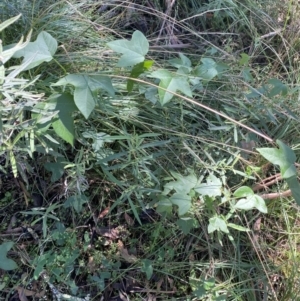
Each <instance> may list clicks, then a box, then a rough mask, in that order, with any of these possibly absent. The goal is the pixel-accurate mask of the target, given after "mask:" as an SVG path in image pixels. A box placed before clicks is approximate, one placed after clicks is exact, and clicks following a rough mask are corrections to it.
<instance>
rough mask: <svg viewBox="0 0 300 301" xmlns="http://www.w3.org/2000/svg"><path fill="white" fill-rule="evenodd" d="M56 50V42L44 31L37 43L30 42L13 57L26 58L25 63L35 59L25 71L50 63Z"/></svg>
mask: <svg viewBox="0 0 300 301" xmlns="http://www.w3.org/2000/svg"><path fill="white" fill-rule="evenodd" d="M56 50H57V42H56V40H55V39H54V38H53V37H52V36H51V35H50V34H49V33H47V32H46V31H42V32H41V33H40V34H39V35H38V37H37V39H36V41H35V42H29V43H28V45H27V46H26V47H25V48H23V49H21V50H18V51H17V52H16V53H15V54H14V55H13V57H15V58H20V57H24V59H23V62H25V61H27V60H29V59H31V58H33V60H32V61H31V63H30V64H29V65H28V66H27V67H26V68H25V69H24V70H29V69H31V68H34V67H36V66H38V65H40V64H41V63H43V62H50V61H51V60H52V59H53V55H54V54H55V52H56Z"/></svg>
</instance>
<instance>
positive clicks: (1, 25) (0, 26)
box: [0, 14, 22, 32]
mask: <svg viewBox="0 0 300 301" xmlns="http://www.w3.org/2000/svg"><path fill="white" fill-rule="evenodd" d="M21 16H22V14H19V15H17V16H15V17H12V18H10V19H8V20H6V21H4V22H2V23H1V24H0V32H1V31H2V30H3V29H5V28H6V27H8V26H9V25H11V24H13V23H15V22H16V21H17V20H18V19H19V18H20V17H21Z"/></svg>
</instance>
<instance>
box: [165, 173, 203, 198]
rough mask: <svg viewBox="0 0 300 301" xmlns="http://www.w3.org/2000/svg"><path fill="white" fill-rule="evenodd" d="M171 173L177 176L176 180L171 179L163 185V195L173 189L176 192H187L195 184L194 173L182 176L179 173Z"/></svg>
mask: <svg viewBox="0 0 300 301" xmlns="http://www.w3.org/2000/svg"><path fill="white" fill-rule="evenodd" d="M172 175H173V176H174V177H175V178H177V180H176V181H171V182H169V183H167V184H166V185H165V186H164V191H163V194H164V195H167V194H168V193H169V192H171V191H172V190H175V191H176V192H178V193H182V194H188V193H190V191H191V189H193V188H194V187H195V186H196V185H197V182H198V180H197V178H196V176H195V175H194V174H190V175H187V176H182V175H181V174H178V173H175V172H172Z"/></svg>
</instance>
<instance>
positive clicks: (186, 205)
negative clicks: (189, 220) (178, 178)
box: [170, 193, 192, 215]
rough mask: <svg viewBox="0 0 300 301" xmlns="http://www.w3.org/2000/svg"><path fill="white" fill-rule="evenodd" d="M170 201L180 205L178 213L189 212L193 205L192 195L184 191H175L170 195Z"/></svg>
mask: <svg viewBox="0 0 300 301" xmlns="http://www.w3.org/2000/svg"><path fill="white" fill-rule="evenodd" d="M170 201H171V202H172V204H173V205H176V206H178V215H184V214H185V213H187V212H188V211H189V210H190V208H191V205H192V203H191V197H190V196H188V195H186V194H182V193H174V194H173V195H172V196H171V197H170Z"/></svg>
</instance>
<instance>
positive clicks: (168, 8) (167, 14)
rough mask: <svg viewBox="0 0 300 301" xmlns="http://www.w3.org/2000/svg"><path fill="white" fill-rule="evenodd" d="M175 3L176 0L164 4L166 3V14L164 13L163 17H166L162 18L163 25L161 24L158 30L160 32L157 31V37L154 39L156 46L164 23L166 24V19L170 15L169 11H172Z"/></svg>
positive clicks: (168, 0)
mask: <svg viewBox="0 0 300 301" xmlns="http://www.w3.org/2000/svg"><path fill="white" fill-rule="evenodd" d="M175 1H176V0H167V1H166V2H167V9H166V12H165V16H166V17H165V18H164V21H163V24H162V26H161V29H160V31H159V34H158V37H157V39H156V44H157V43H158V41H159V39H160V37H161V34H162V31H163V30H164V27H165V24H166V22H167V18H168V17H169V16H170V14H171V10H172V7H173V5H174V3H175Z"/></svg>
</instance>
